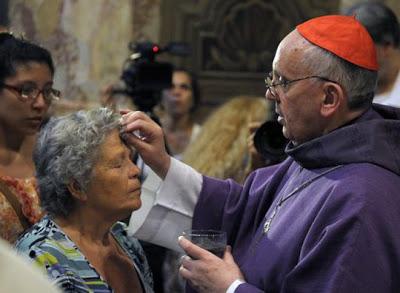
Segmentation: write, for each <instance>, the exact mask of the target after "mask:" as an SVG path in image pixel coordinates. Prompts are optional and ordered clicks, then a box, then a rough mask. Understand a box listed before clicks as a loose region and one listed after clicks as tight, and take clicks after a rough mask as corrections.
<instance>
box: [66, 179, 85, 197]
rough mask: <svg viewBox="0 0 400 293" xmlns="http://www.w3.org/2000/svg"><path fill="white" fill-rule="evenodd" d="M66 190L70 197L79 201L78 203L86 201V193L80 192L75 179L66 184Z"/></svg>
mask: <svg viewBox="0 0 400 293" xmlns="http://www.w3.org/2000/svg"><path fill="white" fill-rule="evenodd" d="M67 188H68V190H69V192H70V193H71V195H72V196H73V197H74V198H75V199H77V200H80V201H86V200H87V196H86V193H85V192H84V191H83V190H82V187H81V186H80V184H79V183H78V182H77V181H76V180H75V179H72V180H71V181H70V182H69V183H68V184H67Z"/></svg>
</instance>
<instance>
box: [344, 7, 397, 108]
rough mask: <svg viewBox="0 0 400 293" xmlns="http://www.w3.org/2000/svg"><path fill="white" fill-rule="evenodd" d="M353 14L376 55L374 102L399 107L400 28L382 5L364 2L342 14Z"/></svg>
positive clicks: (390, 11) (391, 13)
mask: <svg viewBox="0 0 400 293" xmlns="http://www.w3.org/2000/svg"><path fill="white" fill-rule="evenodd" d="M345 14H346V15H354V16H355V18H356V19H357V20H358V21H360V22H361V23H362V24H363V25H364V26H365V28H366V29H367V31H368V32H369V34H370V35H371V37H372V39H373V40H374V43H375V46H376V51H377V55H378V64H379V71H378V86H377V89H376V94H375V97H374V102H375V103H379V104H384V105H389V106H395V107H400V25H399V21H398V19H397V17H396V14H395V13H394V12H393V11H392V10H391V9H390V8H389V7H387V6H386V5H385V4H383V3H374V2H365V3H359V4H356V5H354V6H352V7H350V8H348V9H347V10H346V11H345Z"/></svg>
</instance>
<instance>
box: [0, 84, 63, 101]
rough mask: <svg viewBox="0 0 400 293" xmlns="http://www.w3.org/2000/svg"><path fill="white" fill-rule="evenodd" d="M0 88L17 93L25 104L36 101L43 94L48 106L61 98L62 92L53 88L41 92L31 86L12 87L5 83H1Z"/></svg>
mask: <svg viewBox="0 0 400 293" xmlns="http://www.w3.org/2000/svg"><path fill="white" fill-rule="evenodd" d="M0 87H3V88H5V89H8V90H11V91H14V92H16V93H17V94H18V97H19V99H20V100H21V101H23V102H27V101H33V100H35V99H36V98H37V97H38V96H39V94H40V93H42V94H43V98H44V100H45V101H46V103H47V104H51V102H53V101H54V100H59V99H60V98H61V92H60V91H59V90H56V89H53V88H51V87H49V88H44V89H41V90H40V89H38V88H36V87H34V86H31V85H22V86H12V85H9V84H5V83H0Z"/></svg>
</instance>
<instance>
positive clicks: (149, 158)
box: [120, 110, 171, 179]
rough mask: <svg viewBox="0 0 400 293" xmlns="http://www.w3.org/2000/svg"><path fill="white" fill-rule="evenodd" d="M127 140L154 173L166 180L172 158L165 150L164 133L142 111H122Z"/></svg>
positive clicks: (123, 130)
mask: <svg viewBox="0 0 400 293" xmlns="http://www.w3.org/2000/svg"><path fill="white" fill-rule="evenodd" d="M120 113H121V115H122V117H121V126H122V132H123V133H124V135H125V136H124V137H125V140H126V141H127V143H128V144H130V145H132V146H133V147H134V148H135V149H136V150H137V151H138V152H139V154H140V156H141V157H142V159H143V161H144V162H145V163H146V164H147V165H148V166H149V167H150V168H151V169H153V171H154V172H155V173H156V174H157V175H158V176H160V177H161V178H162V179H165V176H166V175H167V172H168V169H169V166H170V162H171V158H170V156H169V155H168V153H167V151H166V150H165V141H164V133H163V131H162V129H161V127H160V126H159V125H158V124H157V123H156V122H154V121H153V120H152V119H151V118H150V117H149V116H147V115H146V114H145V113H143V112H140V111H130V110H121V111H120Z"/></svg>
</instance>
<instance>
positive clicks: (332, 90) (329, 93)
mask: <svg viewBox="0 0 400 293" xmlns="http://www.w3.org/2000/svg"><path fill="white" fill-rule="evenodd" d="M323 91H324V97H323V100H322V103H321V115H322V116H324V117H330V116H332V115H333V114H335V113H336V112H337V111H338V109H339V108H340V107H341V106H342V105H343V103H344V102H345V100H344V95H345V93H344V91H343V89H342V87H341V86H340V85H338V84H336V83H333V82H327V83H325V84H324V85H323Z"/></svg>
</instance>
